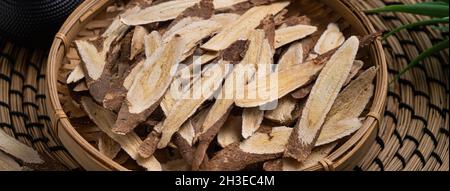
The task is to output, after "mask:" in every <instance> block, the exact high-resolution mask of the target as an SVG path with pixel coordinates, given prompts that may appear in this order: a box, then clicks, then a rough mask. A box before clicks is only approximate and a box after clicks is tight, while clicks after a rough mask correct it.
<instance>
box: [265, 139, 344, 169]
mask: <svg viewBox="0 0 450 191" xmlns="http://www.w3.org/2000/svg"><path fill="white" fill-rule="evenodd" d="M336 145H337V144H336V143H331V144H328V145H323V146H320V147H316V148H314V149H313V151H312V152H311V155H309V157H308V158H307V159H306V160H305V161H303V162H298V161H296V160H295V159H290V158H283V159H278V160H274V161H268V162H265V163H264V170H266V171H304V170H306V169H308V168H310V167H312V166H314V165H316V164H318V163H319V162H320V161H321V160H323V159H325V158H326V157H327V156H328V155H329V154H330V153H331V151H332V150H333V149H334V147H336Z"/></svg>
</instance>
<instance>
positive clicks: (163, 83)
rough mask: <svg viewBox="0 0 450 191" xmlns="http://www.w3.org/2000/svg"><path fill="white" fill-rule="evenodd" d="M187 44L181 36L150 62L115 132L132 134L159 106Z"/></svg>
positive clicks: (137, 80) (124, 106)
mask: <svg viewBox="0 0 450 191" xmlns="http://www.w3.org/2000/svg"><path fill="white" fill-rule="evenodd" d="M183 45H184V43H183V40H182V39H181V37H179V36H177V37H175V38H173V39H172V40H171V41H170V42H169V43H167V44H166V45H165V46H163V47H161V48H160V49H159V50H157V51H156V53H155V54H154V55H153V56H152V57H150V58H149V59H147V60H146V62H145V63H144V65H143V69H142V70H141V71H140V72H139V73H138V74H137V76H136V78H135V80H134V82H133V84H132V85H131V87H130V90H129V91H128V93H127V97H126V102H125V103H123V104H122V108H121V109H120V111H119V116H118V118H117V121H116V123H115V124H114V128H113V131H114V132H116V133H118V134H126V133H129V132H130V131H131V130H133V129H134V128H135V127H136V126H137V125H138V124H139V123H141V122H144V121H145V120H146V119H147V118H148V117H149V116H150V114H151V113H152V112H153V111H154V110H155V109H156V108H157V107H158V105H159V102H160V100H161V99H162V96H163V95H164V94H165V92H166V91H167V89H168V88H169V86H170V83H171V82H172V79H173V75H172V74H171V71H172V69H173V68H177V67H178V66H177V65H178V62H179V59H180V57H181V54H182V47H183Z"/></svg>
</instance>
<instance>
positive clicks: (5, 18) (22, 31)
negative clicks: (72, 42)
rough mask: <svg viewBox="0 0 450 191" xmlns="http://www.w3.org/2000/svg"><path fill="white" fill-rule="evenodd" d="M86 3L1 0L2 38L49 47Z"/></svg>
mask: <svg viewBox="0 0 450 191" xmlns="http://www.w3.org/2000/svg"><path fill="white" fill-rule="evenodd" d="M81 2H82V0H0V36H1V37H3V38H7V39H10V40H12V41H14V42H17V43H20V44H22V45H26V46H34V47H42V46H49V44H50V43H51V41H52V39H53V37H54V35H55V33H56V32H57V31H58V29H59V28H60V27H61V24H62V23H63V22H64V20H65V19H66V18H67V17H68V16H69V15H70V13H71V12H72V11H73V10H74V9H75V8H76V7H77V6H78V5H79V4H80V3H81Z"/></svg>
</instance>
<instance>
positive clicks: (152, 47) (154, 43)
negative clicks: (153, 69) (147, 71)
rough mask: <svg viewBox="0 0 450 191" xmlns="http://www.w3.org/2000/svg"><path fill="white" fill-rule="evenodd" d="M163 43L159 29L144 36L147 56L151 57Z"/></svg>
mask: <svg viewBox="0 0 450 191" xmlns="http://www.w3.org/2000/svg"><path fill="white" fill-rule="evenodd" d="M162 44H163V40H162V36H161V34H160V33H159V32H158V31H152V32H151V33H150V34H148V35H147V36H145V37H144V47H145V56H146V57H147V58H149V57H151V56H152V54H153V53H154V52H155V51H156V50H157V49H158V48H159V47H161V46H162Z"/></svg>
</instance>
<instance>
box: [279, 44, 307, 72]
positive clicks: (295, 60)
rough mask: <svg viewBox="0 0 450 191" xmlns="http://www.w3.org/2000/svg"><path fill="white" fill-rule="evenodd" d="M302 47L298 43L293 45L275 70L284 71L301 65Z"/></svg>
mask: <svg viewBox="0 0 450 191" xmlns="http://www.w3.org/2000/svg"><path fill="white" fill-rule="evenodd" d="M303 59H304V58H303V47H302V44H301V43H300V42H296V43H293V44H292V45H291V46H290V47H289V48H288V50H287V51H286V53H284V54H283V56H281V58H280V60H279V61H278V65H277V70H278V71H281V70H285V69H287V68H289V67H291V66H293V65H297V64H300V63H303Z"/></svg>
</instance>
